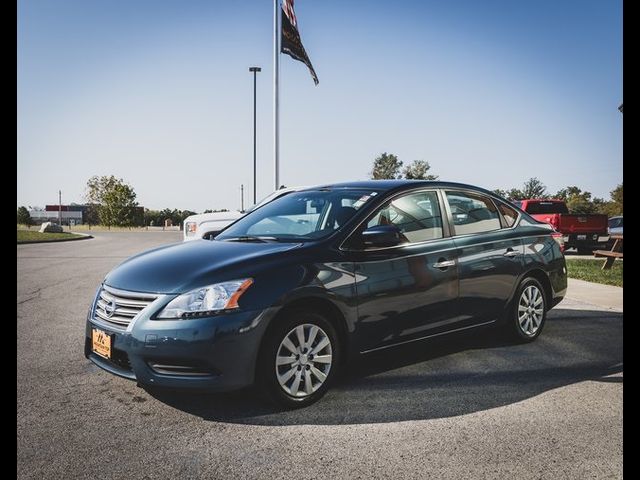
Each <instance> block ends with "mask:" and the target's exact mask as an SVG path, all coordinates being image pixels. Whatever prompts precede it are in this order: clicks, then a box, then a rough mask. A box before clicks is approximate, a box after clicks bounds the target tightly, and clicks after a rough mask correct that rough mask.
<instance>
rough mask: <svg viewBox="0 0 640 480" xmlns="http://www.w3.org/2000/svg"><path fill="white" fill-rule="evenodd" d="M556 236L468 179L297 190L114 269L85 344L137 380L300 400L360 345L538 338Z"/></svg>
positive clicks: (556, 293)
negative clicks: (485, 330)
mask: <svg viewBox="0 0 640 480" xmlns="http://www.w3.org/2000/svg"><path fill="white" fill-rule="evenodd" d="M561 243H562V236H561V235H560V234H558V233H556V232H554V231H553V230H552V229H551V227H549V226H548V225H546V224H542V223H539V222H537V221H536V220H534V219H532V218H531V217H530V216H528V215H527V214H526V213H524V212H522V211H520V210H518V209H517V208H515V207H514V206H513V205H512V204H510V203H509V202H507V201H506V200H504V199H502V198H500V197H497V196H495V195H494V194H493V193H491V192H489V191H487V190H484V189H481V188H477V187H473V186H469V185H463V184H458V183H447V182H433V181H404V180H389V181H387V180H381V181H367V182H353V183H343V184H335V185H326V186H323V187H314V188H309V189H306V190H302V191H298V192H291V193H289V194H287V195H284V196H282V197H280V198H278V199H277V200H274V201H273V202H271V203H268V204H266V205H264V206H261V207H260V208H258V209H256V210H254V211H252V212H251V213H249V214H248V215H246V216H245V217H242V218H241V219H239V220H237V221H236V222H235V223H233V224H232V225H230V226H229V227H227V228H226V229H225V230H224V231H223V232H222V233H220V234H219V235H218V236H217V237H216V238H215V239H214V240H197V241H193V242H187V243H179V244H175V245H169V246H164V247H160V248H156V249H154V250H150V251H147V252H144V253H141V254H139V255H136V256H134V257H131V258H129V259H128V260H126V261H125V262H124V263H122V264H121V265H119V266H118V267H116V268H115V269H114V270H112V271H111V272H110V273H109V274H108V275H107V276H106V278H105V279H104V282H103V283H102V285H100V287H99V288H98V291H97V293H96V297H95V300H94V301H93V304H92V305H91V308H90V310H89V314H88V317H87V326H86V341H85V355H86V356H87V358H89V359H90V360H91V361H92V362H94V363H95V364H97V365H98V366H100V367H102V368H103V369H105V370H107V371H109V372H111V373H113V374H116V375H120V376H122V377H125V378H129V379H132V380H136V381H137V382H139V383H140V384H141V385H148V386H152V385H156V386H166V387H187V388H203V389H208V390H216V391H221V390H231V389H238V388H241V387H245V386H248V385H251V384H254V383H256V384H258V385H259V386H260V387H261V389H262V390H263V391H264V392H265V393H267V394H268V396H269V397H270V398H271V399H273V400H275V401H277V402H279V403H280V404H284V405H285V406H289V407H293V406H304V405H308V404H310V403H312V402H313V401H315V400H317V399H318V398H319V397H321V396H322V395H323V394H324V393H325V391H326V390H327V388H328V387H329V386H330V384H331V382H332V380H333V379H334V378H335V376H336V374H337V373H338V371H339V370H340V368H341V367H342V366H343V365H344V362H346V361H348V360H349V359H350V358H353V357H354V356H356V355H362V354H367V353H368V352H373V351H376V350H380V349H385V348H390V347H395V346H398V345H403V344H406V343H409V342H415V341H419V340H422V339H426V338H429V337H435V336H441V335H444V334H449V333H453V332H459V331H463V330H469V329H474V328H478V327H483V326H491V325H495V326H499V327H500V328H502V329H504V330H505V331H507V332H508V333H509V334H510V335H511V336H512V338H513V339H514V340H515V341H520V342H529V341H532V340H534V339H535V338H537V337H538V336H539V335H540V333H541V332H542V329H543V327H544V324H545V318H546V314H547V312H548V310H549V309H551V308H552V307H553V306H555V305H556V304H557V303H558V302H560V300H562V298H563V296H564V294H565V291H566V288H567V270H566V265H565V259H564V256H563V254H562V249H561ZM425 348H426V347H425ZM401 354H402V350H401V349H398V355H401Z"/></svg>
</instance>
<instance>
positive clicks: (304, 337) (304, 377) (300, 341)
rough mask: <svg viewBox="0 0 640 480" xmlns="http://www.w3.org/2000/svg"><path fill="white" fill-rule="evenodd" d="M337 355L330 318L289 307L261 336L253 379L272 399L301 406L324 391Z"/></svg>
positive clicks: (287, 405)
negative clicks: (290, 309) (255, 376)
mask: <svg viewBox="0 0 640 480" xmlns="http://www.w3.org/2000/svg"><path fill="white" fill-rule="evenodd" d="M339 359H340V345H339V342H338V337H337V334H336V331H335V328H334V327H333V325H332V324H331V322H329V321H328V320H327V319H326V318H325V317H324V316H323V315H320V314H318V313H314V312H308V311H304V310H295V311H291V312H289V313H288V314H287V315H286V317H285V318H283V319H282V321H280V322H278V324H277V325H275V327H274V329H273V330H272V331H271V332H270V333H269V334H268V335H267V337H266V338H265V344H264V346H263V348H262V351H261V354H260V359H259V363H258V375H259V377H258V379H257V380H258V383H260V384H261V387H262V389H263V391H264V392H265V393H266V394H267V396H268V398H269V399H271V400H272V401H274V402H275V403H277V404H279V405H281V406H284V407H287V408H299V407H305V406H307V405H310V404H312V403H313V402H315V401H316V400H318V399H319V398H320V397H322V395H324V394H325V392H326V391H327V389H328V388H329V386H330V384H331V382H332V380H333V378H334V377H335V375H336V372H337V370H338V365H339Z"/></svg>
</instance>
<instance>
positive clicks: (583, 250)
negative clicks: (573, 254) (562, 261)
mask: <svg viewBox="0 0 640 480" xmlns="http://www.w3.org/2000/svg"><path fill="white" fill-rule="evenodd" d="M591 254H593V248H578V255H591Z"/></svg>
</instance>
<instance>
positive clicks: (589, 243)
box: [562, 233, 609, 249]
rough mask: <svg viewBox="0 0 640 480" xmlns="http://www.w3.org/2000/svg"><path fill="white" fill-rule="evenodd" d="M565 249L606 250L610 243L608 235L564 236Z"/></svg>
mask: <svg viewBox="0 0 640 480" xmlns="http://www.w3.org/2000/svg"><path fill="white" fill-rule="evenodd" d="M562 240H563V241H564V246H565V248H571V247H575V248H593V249H597V248H605V247H606V246H607V242H609V235H608V234H599V233H584V234H574V233H572V234H569V235H566V234H565V235H563V237H562Z"/></svg>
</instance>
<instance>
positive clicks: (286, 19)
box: [280, 0, 318, 85]
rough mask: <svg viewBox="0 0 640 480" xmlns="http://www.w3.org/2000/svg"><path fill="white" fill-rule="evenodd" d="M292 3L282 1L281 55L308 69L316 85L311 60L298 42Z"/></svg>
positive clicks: (289, 0)
mask: <svg viewBox="0 0 640 480" xmlns="http://www.w3.org/2000/svg"><path fill="white" fill-rule="evenodd" d="M293 1H294V0H282V31H281V37H280V38H281V42H280V51H281V52H282V53H286V54H287V55H289V56H290V57H291V58H294V59H296V60H298V61H300V62H302V63H304V64H305V65H306V66H307V68H309V72H310V73H311V77H312V78H313V82H314V83H315V84H316V85H317V84H318V76H317V75H316V72H315V70H314V69H313V65H311V60H309V56H308V55H307V52H306V50H305V49H304V47H303V46H302V40H300V32H298V19H297V18H296V12H295V11H294V10H293Z"/></svg>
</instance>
